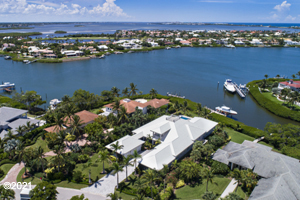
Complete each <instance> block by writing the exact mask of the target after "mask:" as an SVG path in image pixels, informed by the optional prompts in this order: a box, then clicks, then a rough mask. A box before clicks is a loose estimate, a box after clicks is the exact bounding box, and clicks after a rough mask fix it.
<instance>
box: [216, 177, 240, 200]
mask: <svg viewBox="0 0 300 200" xmlns="http://www.w3.org/2000/svg"><path fill="white" fill-rule="evenodd" d="M236 187H237V181H236V180H235V179H234V178H233V179H232V180H231V181H230V183H229V184H228V186H227V187H226V189H225V190H224V192H223V193H222V194H221V196H220V198H225V197H226V196H227V195H229V194H230V193H232V192H233V191H234V190H235V188H236Z"/></svg>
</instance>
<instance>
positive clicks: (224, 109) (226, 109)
mask: <svg viewBox="0 0 300 200" xmlns="http://www.w3.org/2000/svg"><path fill="white" fill-rule="evenodd" d="M215 109H216V111H218V112H220V113H224V114H226V115H237V114H238V113H237V112H236V111H234V110H231V108H229V107H227V106H222V107H219V106H218V107H216V108H215Z"/></svg>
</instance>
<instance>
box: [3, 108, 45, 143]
mask: <svg viewBox="0 0 300 200" xmlns="http://www.w3.org/2000/svg"><path fill="white" fill-rule="evenodd" d="M27 113H28V111H27V110H22V109H16V108H10V107H5V106H4V107H1V108H0V138H1V139H3V138H4V137H5V135H6V133H7V131H8V130H9V129H10V130H12V132H13V134H14V135H17V134H18V133H17V131H16V129H17V128H18V127H19V126H23V125H26V124H27V122H30V124H32V125H33V128H35V127H38V126H39V122H40V120H37V119H31V118H28V117H27Z"/></svg>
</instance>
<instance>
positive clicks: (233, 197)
mask: <svg viewBox="0 0 300 200" xmlns="http://www.w3.org/2000/svg"><path fill="white" fill-rule="evenodd" d="M223 200H243V198H242V197H240V196H239V195H238V194H236V193H230V194H229V195H227V196H226V197H225V198H223Z"/></svg>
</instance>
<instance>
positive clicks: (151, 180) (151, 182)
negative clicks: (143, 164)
mask: <svg viewBox="0 0 300 200" xmlns="http://www.w3.org/2000/svg"><path fill="white" fill-rule="evenodd" d="M142 179H144V180H146V181H147V182H146V184H147V185H148V186H149V187H150V189H151V198H152V199H153V191H152V188H153V187H155V181H156V180H157V174H156V171H154V170H153V169H150V168H149V169H147V170H146V171H144V175H143V176H142Z"/></svg>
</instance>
